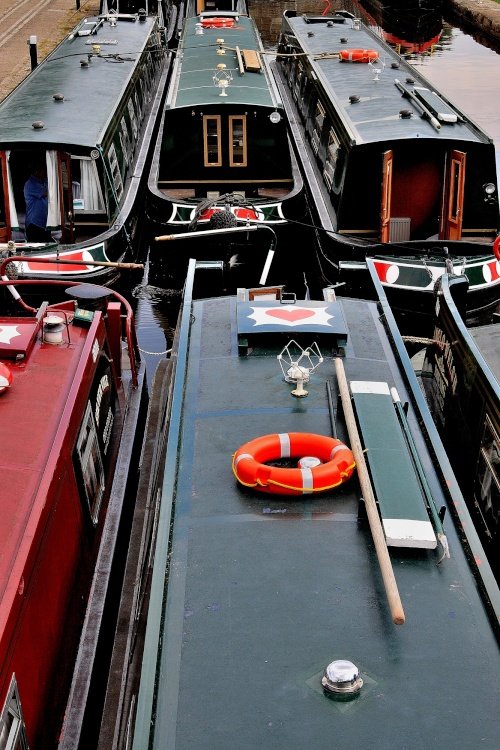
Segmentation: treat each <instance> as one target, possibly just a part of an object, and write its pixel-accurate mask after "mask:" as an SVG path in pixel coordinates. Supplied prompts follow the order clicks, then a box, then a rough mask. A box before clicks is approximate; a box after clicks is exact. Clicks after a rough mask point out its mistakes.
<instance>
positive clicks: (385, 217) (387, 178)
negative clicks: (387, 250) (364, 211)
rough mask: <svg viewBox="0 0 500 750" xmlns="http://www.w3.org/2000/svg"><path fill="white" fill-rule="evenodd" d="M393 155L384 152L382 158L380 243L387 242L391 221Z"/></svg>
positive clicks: (390, 152)
mask: <svg viewBox="0 0 500 750" xmlns="http://www.w3.org/2000/svg"><path fill="white" fill-rule="evenodd" d="M393 163H394V155H393V152H392V151H385V152H384V154H383V158H382V200H381V205H380V242H389V233H390V220H391V197H392V174H393Z"/></svg>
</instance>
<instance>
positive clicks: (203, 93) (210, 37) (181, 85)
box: [166, 14, 278, 108]
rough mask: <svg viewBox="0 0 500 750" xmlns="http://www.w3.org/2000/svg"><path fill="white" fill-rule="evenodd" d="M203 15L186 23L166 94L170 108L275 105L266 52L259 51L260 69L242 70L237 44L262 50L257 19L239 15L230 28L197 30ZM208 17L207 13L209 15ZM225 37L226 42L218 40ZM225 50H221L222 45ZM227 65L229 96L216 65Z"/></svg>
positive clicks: (255, 50) (239, 47) (275, 94)
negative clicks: (217, 76)
mask: <svg viewBox="0 0 500 750" xmlns="http://www.w3.org/2000/svg"><path fill="white" fill-rule="evenodd" d="M219 17H220V18H222V17H225V18H228V19H230V18H231V14H229V15H227V14H220V15H219V14H218V15H217V18H219ZM200 18H201V17H200V16H195V17H194V18H189V19H187V20H186V22H185V25H184V31H183V35H182V42H181V44H180V46H179V52H178V57H177V64H176V68H175V72H174V76H173V80H172V86H171V90H170V92H169V96H168V98H167V104H166V106H167V108H174V107H175V108H177V107H192V106H196V105H201V104H218V105H221V104H223V103H224V102H226V103H227V104H234V103H237V104H248V105H249V106H262V107H276V106H277V105H278V96H277V93H276V91H275V90H274V83H272V81H271V76H270V75H269V72H268V67H267V62H266V61H265V59H264V56H263V55H261V54H259V55H258V58H259V60H260V69H259V70H256V71H255V70H248V69H245V71H244V73H242V72H240V66H239V63H238V53H237V48H238V49H239V50H240V51H241V53H243V50H251V51H253V52H258V53H261V52H262V43H261V40H260V37H259V33H258V31H257V27H256V26H255V23H254V21H253V20H252V19H251V18H248V17H247V16H237V17H236V18H235V20H234V25H233V26H232V27H229V28H220V27H215V28H203V34H200V33H197V28H198V29H199V28H200V26H199V24H201V23H202V21H201V20H200ZM207 18H208V17H207ZM218 39H223V40H224V42H223V43H220V44H219V43H218V42H217V40H218ZM221 47H222V48H223V49H224V50H225V53H224V54H220V53H218V50H219V48H221ZM218 65H225V66H226V68H225V71H226V72H227V73H230V75H231V76H232V80H230V83H229V86H228V87H227V88H226V93H227V98H224V99H221V98H220V92H221V89H220V88H219V86H218V85H217V83H216V82H214V75H215V74H216V73H217V66H218Z"/></svg>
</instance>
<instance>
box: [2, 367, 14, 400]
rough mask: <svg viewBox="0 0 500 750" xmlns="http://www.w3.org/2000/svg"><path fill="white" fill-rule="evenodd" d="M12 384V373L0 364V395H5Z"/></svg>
mask: <svg viewBox="0 0 500 750" xmlns="http://www.w3.org/2000/svg"><path fill="white" fill-rule="evenodd" d="M11 383H12V373H11V371H10V370H9V368H8V367H7V366H6V365H3V364H2V363H1V362H0V394H1V393H5V391H6V390H8V389H9V388H10V386H11Z"/></svg>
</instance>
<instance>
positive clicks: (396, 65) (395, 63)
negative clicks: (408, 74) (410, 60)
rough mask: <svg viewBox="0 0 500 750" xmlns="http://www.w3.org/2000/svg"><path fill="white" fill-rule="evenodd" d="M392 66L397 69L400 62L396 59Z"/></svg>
mask: <svg viewBox="0 0 500 750" xmlns="http://www.w3.org/2000/svg"><path fill="white" fill-rule="evenodd" d="M391 68H394V70H397V69H398V68H399V63H398V62H396V60H394V61H393V62H391Z"/></svg>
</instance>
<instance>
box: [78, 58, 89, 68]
mask: <svg viewBox="0 0 500 750" xmlns="http://www.w3.org/2000/svg"><path fill="white" fill-rule="evenodd" d="M80 67H81V68H88V67H89V61H88V60H85V58H82V59H81V60H80Z"/></svg>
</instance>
